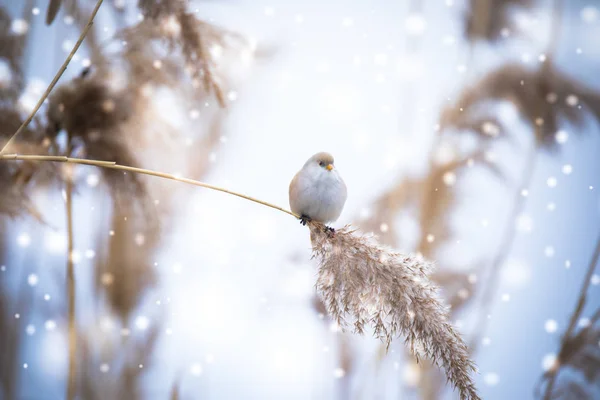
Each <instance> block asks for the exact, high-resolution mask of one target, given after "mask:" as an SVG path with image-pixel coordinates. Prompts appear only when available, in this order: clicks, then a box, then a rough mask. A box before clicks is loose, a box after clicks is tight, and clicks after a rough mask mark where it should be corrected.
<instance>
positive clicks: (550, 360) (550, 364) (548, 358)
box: [542, 353, 558, 371]
mask: <svg viewBox="0 0 600 400" xmlns="http://www.w3.org/2000/svg"><path fill="white" fill-rule="evenodd" d="M557 365H558V363H557V360H556V354H554V353H549V354H546V355H545V356H544V358H542V369H543V370H544V371H550V370H552V369H554V368H556V367H557Z"/></svg>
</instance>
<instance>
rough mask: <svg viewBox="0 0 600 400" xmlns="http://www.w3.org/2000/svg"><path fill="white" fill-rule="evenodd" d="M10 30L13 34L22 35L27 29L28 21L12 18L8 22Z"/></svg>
mask: <svg viewBox="0 0 600 400" xmlns="http://www.w3.org/2000/svg"><path fill="white" fill-rule="evenodd" d="M10 30H11V32H12V33H14V34H15V35H24V34H26V33H27V31H28V30H29V23H28V22H27V21H26V20H24V19H20V18H17V19H13V21H12V23H11V24H10Z"/></svg>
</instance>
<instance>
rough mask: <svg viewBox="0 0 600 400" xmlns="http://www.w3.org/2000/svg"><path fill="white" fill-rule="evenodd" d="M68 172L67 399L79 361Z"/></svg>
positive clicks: (72, 395) (71, 394)
mask: <svg viewBox="0 0 600 400" xmlns="http://www.w3.org/2000/svg"><path fill="white" fill-rule="evenodd" d="M68 140H69V144H68V145H67V154H70V152H71V143H70V142H71V140H70V138H69V139H68ZM70 172H71V173H69V174H67V180H66V184H65V191H66V201H65V207H66V214H67V300H68V306H67V313H68V329H69V367H68V368H69V369H68V377H67V397H66V398H67V400H73V399H74V398H75V389H76V387H75V383H76V380H75V378H76V376H75V374H76V361H77V353H76V351H77V329H76V324H75V270H74V265H73V179H72V177H73V174H72V170H71V171H70Z"/></svg>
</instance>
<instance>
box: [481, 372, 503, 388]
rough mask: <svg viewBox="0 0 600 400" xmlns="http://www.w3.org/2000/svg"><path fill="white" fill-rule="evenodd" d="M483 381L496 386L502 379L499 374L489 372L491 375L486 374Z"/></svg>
mask: <svg viewBox="0 0 600 400" xmlns="http://www.w3.org/2000/svg"><path fill="white" fill-rule="evenodd" d="M483 380H484V382H485V384H486V385H489V386H496V385H497V384H498V382H500V377H499V376H498V374H496V373H494V372H489V373H487V374H485V376H484V377H483Z"/></svg>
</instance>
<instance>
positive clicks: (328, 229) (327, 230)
mask: <svg viewBox="0 0 600 400" xmlns="http://www.w3.org/2000/svg"><path fill="white" fill-rule="evenodd" d="M325 233H326V234H327V236H328V237H329V238H332V237H334V236H335V229H333V228H332V227H330V226H326V227H325Z"/></svg>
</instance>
